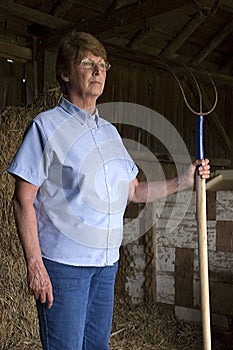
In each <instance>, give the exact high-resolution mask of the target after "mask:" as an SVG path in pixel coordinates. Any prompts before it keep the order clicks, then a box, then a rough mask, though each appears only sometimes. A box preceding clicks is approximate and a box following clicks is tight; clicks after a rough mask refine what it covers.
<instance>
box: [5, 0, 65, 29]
mask: <svg viewBox="0 0 233 350" xmlns="http://www.w3.org/2000/svg"><path fill="white" fill-rule="evenodd" d="M0 8H1V9H4V10H7V11H8V12H9V13H10V14H12V15H13V16H16V17H20V18H23V19H25V20H27V21H31V22H34V23H38V24H41V25H44V26H46V27H49V28H52V29H59V28H60V29H62V28H64V27H66V26H67V25H68V24H70V23H69V22H68V21H65V20H63V19H61V18H58V17H54V16H51V15H48V14H47V13H42V12H40V11H37V10H34V9H33V8H30V7H27V6H23V5H19V4H16V3H15V2H14V3H11V2H9V1H8V0H1V2H0Z"/></svg>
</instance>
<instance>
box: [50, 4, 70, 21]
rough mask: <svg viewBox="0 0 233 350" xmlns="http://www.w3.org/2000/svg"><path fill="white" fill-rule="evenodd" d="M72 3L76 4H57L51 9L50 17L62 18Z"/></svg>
mask: <svg viewBox="0 0 233 350" xmlns="http://www.w3.org/2000/svg"><path fill="white" fill-rule="evenodd" d="M74 3H76V1H75V0H63V1H61V2H59V3H58V4H57V5H55V7H54V8H53V10H52V12H51V15H53V16H56V17H60V18H63V17H64V16H65V15H66V13H67V12H68V11H69V9H70V8H71V7H72V5H73V4H74Z"/></svg>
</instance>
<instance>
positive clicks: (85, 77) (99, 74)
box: [63, 51, 106, 101]
mask: <svg viewBox="0 0 233 350" xmlns="http://www.w3.org/2000/svg"><path fill="white" fill-rule="evenodd" d="M84 59H88V60H89V61H92V62H94V63H95V65H94V66H93V67H91V68H85V64H82V63H81V61H82V60H84ZM84 62H85V61H84ZM99 62H103V63H104V62H105V61H104V60H103V58H102V57H97V56H95V55H93V54H92V53H91V52H90V51H86V52H83V53H81V54H80V55H79V58H78V59H77V61H76V62H74V63H72V64H71V70H70V74H69V75H68V76H64V77H63V80H64V81H66V82H67V85H68V91H69V96H71V97H76V98H81V99H82V100H84V101H85V100H90V99H92V100H95V101H96V99H97V98H98V97H99V96H100V95H101V94H102V92H103V90H104V85H105V79H106V71H103V70H101V69H100V67H99V65H98V64H97V63H99Z"/></svg>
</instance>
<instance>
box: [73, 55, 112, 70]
mask: <svg viewBox="0 0 233 350" xmlns="http://www.w3.org/2000/svg"><path fill="white" fill-rule="evenodd" d="M74 63H78V64H79V65H80V66H81V67H82V68H84V69H93V68H95V67H96V66H98V68H99V69H100V70H101V71H102V72H106V71H107V70H109V69H110V68H111V64H110V63H108V62H104V61H100V62H94V61H92V60H90V59H89V58H84V59H82V60H81V61H76V62H74Z"/></svg>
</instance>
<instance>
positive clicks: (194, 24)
mask: <svg viewBox="0 0 233 350" xmlns="http://www.w3.org/2000/svg"><path fill="white" fill-rule="evenodd" d="M206 18H207V16H204V15H201V14H200V13H197V14H196V15H195V16H193V17H192V18H191V20H190V21H189V22H188V23H187V24H186V25H185V26H184V28H182V29H181V31H180V32H179V33H178V35H177V36H176V37H175V38H174V39H173V40H172V41H171V42H170V43H169V44H168V46H167V47H166V48H165V49H164V50H163V51H162V53H161V55H162V56H163V57H170V56H173V55H174V54H175V52H176V51H177V50H178V49H179V48H180V47H181V46H182V45H183V44H184V42H185V41H186V40H187V39H188V38H189V37H190V35H191V34H192V33H193V32H194V31H195V30H196V29H197V28H198V27H199V26H200V25H201V24H202V23H203V22H204V21H205V20H206Z"/></svg>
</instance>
